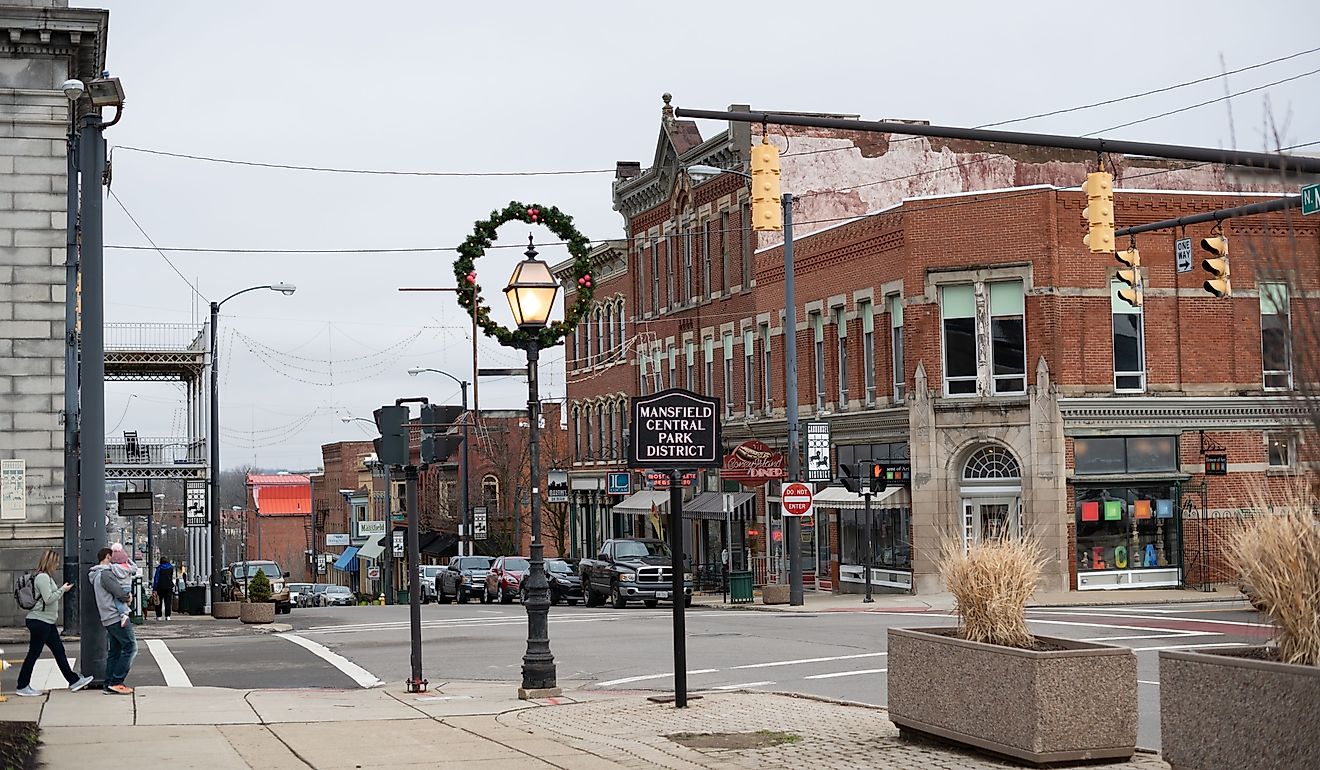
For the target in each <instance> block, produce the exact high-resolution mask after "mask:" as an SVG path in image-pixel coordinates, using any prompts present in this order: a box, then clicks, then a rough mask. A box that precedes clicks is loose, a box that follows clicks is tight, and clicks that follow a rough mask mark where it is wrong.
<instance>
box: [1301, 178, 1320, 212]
mask: <svg viewBox="0 0 1320 770" xmlns="http://www.w3.org/2000/svg"><path fill="white" fill-rule="evenodd" d="M1317 211H1320V182H1317V183H1315V184H1308V185H1307V186H1305V187H1303V188H1302V213H1303V214H1314V213H1315V212H1317Z"/></svg>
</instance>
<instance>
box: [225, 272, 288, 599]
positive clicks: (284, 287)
mask: <svg viewBox="0 0 1320 770" xmlns="http://www.w3.org/2000/svg"><path fill="white" fill-rule="evenodd" d="M258 289H270V290H271V291H278V292H279V293H281V294H283V295H285V296H286V297H287V296H288V295H290V294H293V293H294V292H295V291H297V290H298V287H296V286H294V285H293V284H291V283H276V284H263V285H261V286H249V287H248V288H246V289H243V290H241V291H236V292H234V293H233V294H230V295H229V296H228V297H225V298H224V299H222V300H220V301H219V302H212V303H211V340H210V341H211V430H210V441H211V462H210V467H209V468H208V469H207V474H208V476H209V477H210V478H209V480H210V484H209V485H208V486H210V492H211V494H210V500H209V501H208V503H209V504H208V506H207V507H208V509H209V511H210V518H211V594H212V597H211V598H212V601H214V595H215V591H216V588H217V587H218V586H219V585H220V570H221V569H223V568H224V563H223V561H222V560H221V555H220V548H221V545H222V544H223V542H224V540H223V538H224V535H223V534H222V532H221V527H220V350H219V347H218V346H217V344H216V338H217V334H216V326H217V324H218V323H219V322H220V306H221V305H223V304H225V303H226V302H228V301H229V300H231V299H233V298H234V297H237V296H238V295H240V294H247V293H248V292H250V291H257V290H258Z"/></svg>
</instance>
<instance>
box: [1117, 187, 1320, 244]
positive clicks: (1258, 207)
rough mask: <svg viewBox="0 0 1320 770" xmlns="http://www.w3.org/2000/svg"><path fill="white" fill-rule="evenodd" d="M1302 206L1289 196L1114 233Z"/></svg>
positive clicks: (1148, 230) (1184, 224) (1124, 233)
mask: <svg viewBox="0 0 1320 770" xmlns="http://www.w3.org/2000/svg"><path fill="white" fill-rule="evenodd" d="M1301 205H1302V196H1300V195H1290V196H1288V197H1287V198H1278V199H1275V200H1272V201H1266V202H1265V203H1252V204H1251V205H1249V206H1238V207H1236V208H1231V209H1219V210H1218V211H1211V212H1209V213H1206V214H1193V215H1191V216H1189V217H1178V218H1177V219H1164V220H1161V221H1159V222H1151V223H1150V224H1148V225H1134V226H1132V227H1125V228H1123V229H1122V230H1119V231H1117V232H1116V233H1114V235H1115V236H1117V237H1119V238H1122V237H1123V236H1125V235H1140V234H1141V233H1149V232H1152V231H1154V230H1168V229H1170V228H1174V227H1186V226H1187V225H1198V224H1201V223H1203V222H1220V221H1222V220H1225V219H1233V218H1234V217H1249V216H1252V215H1254V214H1268V213H1270V212H1271V211H1283V210H1285V209H1293V208H1299V207H1300V206H1301Z"/></svg>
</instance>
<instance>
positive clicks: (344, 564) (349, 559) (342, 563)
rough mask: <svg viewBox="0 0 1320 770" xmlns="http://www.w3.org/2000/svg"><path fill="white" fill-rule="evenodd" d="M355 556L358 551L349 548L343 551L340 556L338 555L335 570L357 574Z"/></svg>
mask: <svg viewBox="0 0 1320 770" xmlns="http://www.w3.org/2000/svg"><path fill="white" fill-rule="evenodd" d="M357 554H358V549H356V548H354V547H352V546H349V547H348V548H347V549H345V550H344V552H343V553H342V554H340V555H339V558H338V559H337V560H336V561H335V569H337V570H339V571H340V572H357V571H358V563H357Z"/></svg>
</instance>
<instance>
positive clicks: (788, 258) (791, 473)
mask: <svg viewBox="0 0 1320 770" xmlns="http://www.w3.org/2000/svg"><path fill="white" fill-rule="evenodd" d="M782 200H783V205H784V319H785V322H786V324H787V326H788V328H787V329H786V330H785V334H784V339H786V340H789V341H790V342H789V344H788V345H787V346H785V348H784V368H785V370H786V371H785V373H784V374H785V376H784V388H785V393H784V395H785V399H784V401H785V402H786V403H785V404H784V407H785V409H786V411H785V413H784V417H785V422H787V424H788V481H789V483H793V482H796V481H801V480H802V465H801V455H802V447H801V445H800V444H799V438H798V392H797V390H798V389H797V379H798V377H797V375H798V373H797V342H796V340H797V294H796V286H795V285H794V282H793V193H784V195H783V199H782ZM781 510H782V509H781ZM780 518H781V520H782V521H783V523H784V539H785V540H787V541H788V543H787V545H788V603H789V605H790V606H793V607H801V606H802V602H803V597H802V520H801V519H799V518H798V517H796V516H794V517H792V518H785V517H782V516H781V517H780Z"/></svg>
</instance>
